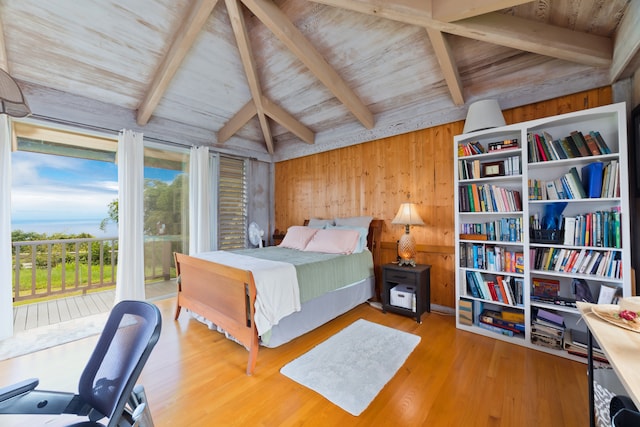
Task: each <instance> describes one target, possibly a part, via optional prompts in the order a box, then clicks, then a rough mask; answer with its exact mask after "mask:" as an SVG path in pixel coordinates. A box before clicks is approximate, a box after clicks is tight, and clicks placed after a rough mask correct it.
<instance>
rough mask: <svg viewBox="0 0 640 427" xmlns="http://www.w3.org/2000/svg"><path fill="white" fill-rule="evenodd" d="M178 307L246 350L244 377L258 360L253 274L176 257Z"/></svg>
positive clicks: (177, 314)
mask: <svg viewBox="0 0 640 427" xmlns="http://www.w3.org/2000/svg"><path fill="white" fill-rule="evenodd" d="M174 255H175V261H176V270H177V274H178V277H179V278H180V280H179V284H178V305H177V308H176V315H175V318H176V319H177V318H178V316H179V315H180V310H181V309H182V307H184V308H187V309H190V310H192V311H194V312H195V313H198V314H199V315H201V316H204V317H205V318H206V319H208V320H210V321H211V322H213V323H215V324H216V325H218V326H220V327H221V328H222V329H224V330H225V331H227V332H228V333H229V334H231V335H232V336H233V337H234V338H235V339H236V340H238V342H240V343H241V344H242V345H244V346H245V347H246V348H247V349H248V350H249V362H248V363H247V375H251V374H253V370H254V369H255V366H256V361H257V359H258V348H259V342H258V330H257V329H256V326H255V321H254V313H255V312H254V302H255V299H256V285H255V283H254V281H253V274H252V273H251V272H250V271H247V270H241V269H238V268H234V267H229V266H227V265H223V264H218V263H215V262H211V261H205V260H202V259H199V258H194V257H191V256H188V255H184V254H179V253H176V254H174Z"/></svg>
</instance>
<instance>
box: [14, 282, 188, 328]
mask: <svg viewBox="0 0 640 427" xmlns="http://www.w3.org/2000/svg"><path fill="white" fill-rule="evenodd" d="M175 294H176V282H175V280H167V281H162V282H155V283H149V284H147V285H146V296H147V300H149V301H154V300H158V299H161V298H165V297H170V296H174V295H175ZM114 299H115V290H114V289H110V290H106V291H101V292H92V293H90V294H86V295H79V296H73V297H67V298H58V299H55V300H50V301H43V302H38V303H34V304H25V305H21V306H18V307H14V308H13V332H14V333H16V332H22V331H26V330H28V329H33V328H39V327H42V326H47V325H53V324H56V323H60V322H65V321H68V320H73V319H78V318H81V317H86V316H90V315H92V314H99V313H105V312H107V311H109V310H111V308H112V307H113V301H114Z"/></svg>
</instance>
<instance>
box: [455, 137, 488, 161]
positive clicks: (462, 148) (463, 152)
mask: <svg viewBox="0 0 640 427" xmlns="http://www.w3.org/2000/svg"><path fill="white" fill-rule="evenodd" d="M486 152H487V150H486V149H485V148H484V146H483V145H482V144H480V142H479V141H471V142H466V143H462V144H458V157H466V156H473V155H476V154H484V153H486Z"/></svg>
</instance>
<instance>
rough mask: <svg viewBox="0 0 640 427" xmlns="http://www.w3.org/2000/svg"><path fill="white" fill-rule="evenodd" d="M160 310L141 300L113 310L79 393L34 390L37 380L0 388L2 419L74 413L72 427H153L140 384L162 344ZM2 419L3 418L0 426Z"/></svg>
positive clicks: (86, 368) (126, 303) (81, 382)
mask: <svg viewBox="0 0 640 427" xmlns="http://www.w3.org/2000/svg"><path fill="white" fill-rule="evenodd" d="M161 325H162V318H161V316H160V310H158V307H156V306H155V305H153V304H149V303H147V302H143V301H121V302H119V303H118V304H116V305H115V307H113V309H112V311H111V314H110V315H109V318H108V319H107V323H106V325H105V327H104V329H103V331H102V334H101V335H100V338H99V340H98V343H97V345H96V348H95V349H94V350H93V353H92V355H91V358H90V359H89V362H88V363H87V365H86V367H85V368H84V371H83V372H82V375H81V376H80V381H79V384H78V394H73V393H68V392H57V391H41V390H36V389H35V388H36V387H37V386H38V382H39V381H38V379H29V380H25V381H22V382H19V383H17V384H14V385H12V386H9V387H4V388H1V389H0V414H75V415H79V416H83V417H88V421H83V422H80V423H76V424H73V425H74V426H77V427H80V426H83V427H85V426H86V427H90V426H103V427H104V424H101V423H99V422H98V421H101V420H102V419H104V418H107V419H108V424H107V426H108V427H116V426H118V427H134V426H140V427H143V426H147V427H150V426H153V420H152V418H151V413H150V411H149V406H148V405H147V403H146V396H145V394H144V389H143V388H142V386H140V385H138V386H136V381H137V380H138V377H139V376H140V372H141V371H142V368H143V367H144V364H145V363H146V361H147V359H148V358H149V355H150V354H151V350H152V349H153V347H154V346H155V345H156V343H157V342H158V338H159V337H160V328H161ZM1 423H2V417H1V416H0V424H1Z"/></svg>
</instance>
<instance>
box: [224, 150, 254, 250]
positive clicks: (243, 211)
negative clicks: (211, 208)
mask: <svg viewBox="0 0 640 427" xmlns="http://www.w3.org/2000/svg"><path fill="white" fill-rule="evenodd" d="M246 241H247V171H246V167H245V161H244V160H242V159H236V158H233V157H225V156H220V167H219V171H218V249H220V250H228V249H242V248H245V247H246Z"/></svg>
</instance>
